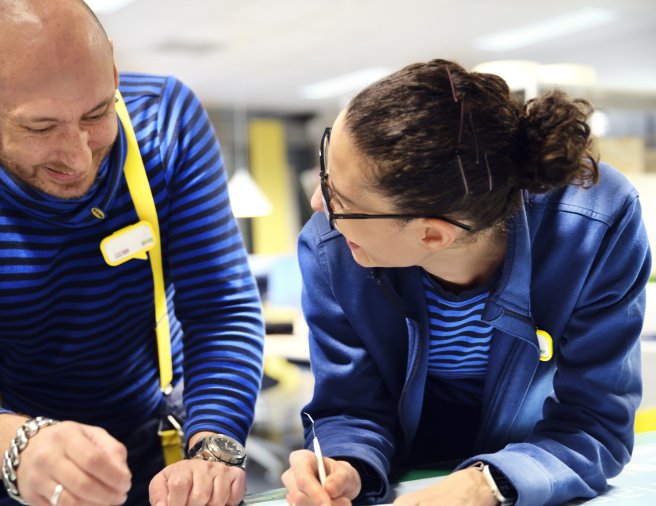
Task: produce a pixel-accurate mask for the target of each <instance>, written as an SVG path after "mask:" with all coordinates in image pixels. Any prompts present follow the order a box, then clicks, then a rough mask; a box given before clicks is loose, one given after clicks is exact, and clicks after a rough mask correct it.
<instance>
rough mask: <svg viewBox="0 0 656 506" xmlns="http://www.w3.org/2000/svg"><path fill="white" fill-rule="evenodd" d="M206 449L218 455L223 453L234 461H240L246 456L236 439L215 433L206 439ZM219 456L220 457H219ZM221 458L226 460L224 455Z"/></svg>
mask: <svg viewBox="0 0 656 506" xmlns="http://www.w3.org/2000/svg"><path fill="white" fill-rule="evenodd" d="M207 449H208V450H209V451H210V452H211V453H212V454H214V455H215V456H217V457H219V456H220V455H224V456H227V457H229V458H230V459H231V460H234V461H241V460H243V459H244V457H246V451H245V450H244V447H243V446H242V445H241V444H240V443H239V441H237V440H236V439H233V438H231V437H229V436H224V435H215V436H210V437H209V438H208V441H207ZM219 458H221V457H219ZM221 460H226V459H225V457H224V458H221Z"/></svg>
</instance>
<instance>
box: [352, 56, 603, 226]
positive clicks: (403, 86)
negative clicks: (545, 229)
mask: <svg viewBox="0 0 656 506" xmlns="http://www.w3.org/2000/svg"><path fill="white" fill-rule="evenodd" d="M592 110H593V109H592V106H591V105H590V104H589V103H588V102H587V101H585V100H582V99H576V100H572V99H570V98H569V97H568V96H567V95H566V94H565V93H564V92H562V91H551V92H549V93H547V94H545V95H543V96H541V97H539V98H535V99H532V100H529V101H528V102H526V104H524V105H522V104H521V103H520V102H519V101H518V100H517V99H515V97H514V96H513V95H512V94H511V92H510V90H509V88H508V85H507V84H506V82H505V81H504V80H503V79H501V78H500V77H498V76H496V75H492V74H483V73H476V72H467V71H466V70H465V69H464V68H462V67H461V66H460V65H458V64H456V63H453V62H449V61H446V60H432V61H429V62H427V63H417V64H413V65H409V66H407V67H405V68H403V69H401V70H400V71H398V72H396V73H394V74H391V75H390V76H387V77H385V78H383V79H381V80H380V81H377V82H376V83H374V84H372V85H371V86H369V87H368V88H366V89H365V90H363V91H362V92H360V93H359V94H358V95H357V96H356V97H355V98H353V100H352V101H351V102H350V104H349V106H348V109H347V111H346V116H345V128H346V129H347V131H348V132H349V134H350V135H351V136H352V139H353V142H354V143H355V145H356V147H357V148H358V150H359V151H360V154H361V155H362V156H363V159H364V160H365V162H366V164H367V167H368V172H369V173H368V175H367V182H368V184H369V186H370V188H371V189H373V190H374V191H378V192H380V193H381V194H383V195H385V196H387V197H389V198H390V199H391V200H392V201H393V202H394V204H395V206H396V207H397V209H398V210H399V212H401V213H412V214H421V213H426V214H427V215H430V214H435V215H440V214H447V215H452V216H454V217H458V218H459V219H465V220H469V221H471V222H472V223H473V224H474V229H475V230H483V229H487V228H488V227H491V226H495V225H500V224H503V223H504V222H505V221H506V219H507V218H508V216H510V215H511V214H512V213H513V212H514V211H515V210H516V209H517V206H518V205H519V203H520V202H521V201H520V198H519V197H520V191H521V190H522V189H525V190H528V191H529V192H534V193H544V192H547V191H549V190H552V189H555V188H559V187H562V186H565V185H568V184H575V185H580V186H584V187H587V186H589V185H591V184H594V183H596V182H597V181H598V167H597V161H596V159H595V157H594V155H593V151H592V149H591V145H590V144H591V136H590V128H589V126H588V124H587V122H586V120H587V118H588V116H589V115H590V114H591V113H592ZM458 141H460V142H458Z"/></svg>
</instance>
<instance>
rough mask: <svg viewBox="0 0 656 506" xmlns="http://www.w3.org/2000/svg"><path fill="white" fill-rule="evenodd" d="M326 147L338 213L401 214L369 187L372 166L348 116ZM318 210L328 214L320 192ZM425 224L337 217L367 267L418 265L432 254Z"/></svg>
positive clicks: (315, 205)
mask: <svg viewBox="0 0 656 506" xmlns="http://www.w3.org/2000/svg"><path fill="white" fill-rule="evenodd" d="M324 149H325V152H324V155H325V164H326V165H325V169H326V173H327V174H328V180H327V185H328V187H329V189H330V195H331V199H330V205H331V207H332V211H333V212H334V213H340V214H350V213H366V214H393V213H398V210H397V209H395V208H394V206H393V205H392V203H391V202H390V201H389V199H388V198H386V197H384V196H383V195H381V194H379V193H376V192H374V191H372V190H371V189H369V188H368V187H367V180H366V175H367V167H366V163H365V162H364V160H363V159H362V157H361V155H360V154H359V153H358V151H357V148H356V146H355V145H354V143H353V141H352V139H351V136H350V133H349V132H348V131H347V130H346V129H345V128H344V112H342V113H341V114H340V115H339V116H338V117H337V119H336V120H335V123H334V125H333V129H332V132H331V135H330V142H329V143H328V145H327V146H325V148H324ZM312 208H313V209H314V210H316V211H324V204H323V199H322V196H321V191H320V189H319V188H317V190H316V191H315V193H314V195H313V197H312ZM422 221H423V220H412V221H410V222H402V221H399V220H396V219H368V220H353V219H337V220H335V227H336V228H337V229H338V230H339V232H341V234H342V235H343V236H344V238H345V239H346V243H347V245H348V247H349V248H350V250H351V253H352V255H353V258H354V259H355V261H356V262H357V263H358V264H360V265H361V266H363V267H407V266H411V265H418V264H419V263H420V262H421V260H422V259H423V258H424V257H425V255H426V254H427V251H426V250H425V248H423V247H422V244H421V241H420V240H419V236H418V234H419V233H420V232H421V230H420V229H419V227H420V226H421V222H422Z"/></svg>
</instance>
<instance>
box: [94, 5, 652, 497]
mask: <svg viewBox="0 0 656 506" xmlns="http://www.w3.org/2000/svg"><path fill="white" fill-rule="evenodd" d="M87 3H88V4H90V6H91V7H92V8H93V9H94V10H95V11H96V13H97V14H98V17H99V18H100V20H101V22H102V23H103V24H104V26H105V28H106V29H107V32H108V33H109V35H110V37H112V38H113V40H114V48H115V56H116V62H117V65H118V67H119V70H120V71H138V72H147V73H156V74H173V75H175V76H177V77H178V78H180V79H181V80H183V81H184V82H185V83H186V84H188V85H189V86H190V87H191V88H192V89H193V90H194V91H195V92H196V93H197V95H198V96H199V97H200V99H201V101H202V102H203V103H204V105H205V107H206V108H207V110H208V112H209V114H210V117H211V120H212V121H213V123H214V126H215V129H216V132H217V135H218V137H219V140H220V142H221V145H222V148H223V155H224V158H225V163H226V168H227V171H228V174H229V176H231V182H230V186H231V200H232V202H233V206H234V209H235V214H236V215H237V216H239V222H240V227H241V229H242V232H243V235H244V238H245V241H246V244H247V246H248V249H249V253H250V254H251V263H252V267H253V270H254V272H255V274H256V275H257V277H258V283H259V285H260V289H261V292H262V294H263V297H264V300H265V304H266V309H265V311H266V319H267V323H268V333H269V335H268V336H267V344H266V357H267V358H266V373H267V375H266V378H265V389H264V390H263V393H262V396H261V399H260V401H259V402H258V410H257V416H256V424H255V428H254V431H253V437H252V438H251V439H250V440H249V452H250V454H251V456H252V459H251V462H252V466H251V469H252V471H251V477H249V480H250V482H249V490H250V491H251V492H252V491H259V490H260V489H264V488H271V487H276V486H280V482H279V474H280V472H281V471H282V470H283V469H284V467H285V462H286V455H287V452H288V450H289V449H290V448H294V447H297V446H299V445H300V444H301V434H300V418H299V410H300V408H301V407H302V405H303V404H304V403H305V402H306V401H307V400H308V399H309V397H310V396H311V390H312V378H311V374H310V373H309V369H308V367H307V330H306V328H305V327H304V325H303V323H302V319H301V318H300V316H299V297H300V276H299V274H298V268H297V265H296V260H295V247H296V237H297V235H298V232H299V231H300V228H301V226H302V224H303V223H304V222H305V220H307V219H308V217H309V216H310V214H311V210H310V207H309V203H308V198H309V194H310V193H311V192H312V190H313V189H314V187H315V185H316V184H317V181H318V169H317V165H318V156H317V153H318V143H319V139H320V136H321V133H322V132H323V129H324V127H325V126H328V125H330V124H332V122H333V120H334V118H335V116H336V115H337V113H338V111H339V110H340V109H341V108H342V107H344V105H345V104H346V103H347V102H348V100H349V98H350V97H351V96H353V94H354V93H355V92H357V91H358V90H359V89H361V88H362V87H364V86H366V85H367V84H369V83H371V82H373V81H374V80H376V79H378V78H380V77H382V76H383V75H386V74H388V73H390V72H392V71H394V70H397V69H399V68H401V67H402V66H404V65H406V64H409V63H413V62H416V61H425V60H429V59H431V58H444V59H449V60H454V61H456V62H458V63H460V64H461V65H463V66H464V67H466V68H468V69H481V70H483V71H486V72H493V73H497V74H499V75H501V76H502V77H504V78H505V79H506V80H507V81H508V83H509V85H510V86H511V88H512V89H513V90H514V91H516V92H517V94H518V95H519V96H522V97H523V98H525V99H528V98H531V97H532V96H535V95H536V94H539V93H540V92H541V91H543V90H545V89H550V88H553V87H558V88H561V89H564V90H566V91H568V92H570V93H571V94H572V95H576V96H581V97H585V98H587V99H589V100H590V101H592V103H593V104H594V105H595V107H596V110H597V112H596V113H595V115H594V116H593V118H592V120H591V124H592V128H593V131H594V132H595V134H596V135H597V145H598V149H599V151H600V153H601V158H602V159H603V160H604V161H607V162H610V163H612V164H613V165H614V166H615V167H617V168H618V169H620V170H622V171H623V172H625V174H626V175H627V176H628V177H629V178H630V179H631V180H632V181H633V183H634V184H635V185H636V186H637V188H638V189H639V191H640V193H641V199H642V204H643V208H644V213H645V222H646V225H647V228H648V233H649V235H650V241H651V243H652V247H656V0H605V1H603V0H602V1H592V0H548V1H545V0H533V1H530V2H528V1H526V0H522V1H519V0H494V1H489V0H460V1H457V2H451V1H444V0H404V1H398V0H277V1H265V0H187V1H185V2H180V1H176V0H114V1H111V0H107V1H103V0H88V2H87ZM654 292H655V290H654V283H651V284H650V287H649V295H648V299H649V302H648V304H649V306H648V311H647V322H646V324H645V329H644V339H643V356H644V357H645V361H644V366H643V368H644V375H645V397H644V400H643V406H652V405H653V406H656V347H655V346H654V344H655V343H656V307H654V306H656V293H654ZM257 470H259V471H261V472H257Z"/></svg>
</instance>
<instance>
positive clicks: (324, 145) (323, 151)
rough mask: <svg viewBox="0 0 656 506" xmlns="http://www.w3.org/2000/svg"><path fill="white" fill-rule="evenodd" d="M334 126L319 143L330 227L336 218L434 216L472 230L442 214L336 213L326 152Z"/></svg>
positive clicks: (323, 194)
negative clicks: (332, 203) (327, 170)
mask: <svg viewBox="0 0 656 506" xmlns="http://www.w3.org/2000/svg"><path fill="white" fill-rule="evenodd" d="M331 130H332V128H331V127H327V128H326V129H325V130H324V132H323V136H322V137H321V144H320V145H319V179H320V184H321V195H322V197H323V208H324V211H325V213H326V218H327V219H328V223H329V224H330V228H331V229H334V228H335V220H374V219H414V218H433V219H437V220H442V221H446V222H447V223H451V224H452V225H455V226H456V227H460V228H462V229H463V230H467V231H471V229H472V227H471V226H470V225H467V224H465V223H461V222H459V221H456V220H453V219H451V218H448V217H447V216H440V215H434V214H366V213H335V212H333V209H332V206H331V200H332V197H331V189H330V186H328V173H327V172H326V161H327V158H326V154H327V152H328V150H327V148H328V143H329V142H330V132H331Z"/></svg>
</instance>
